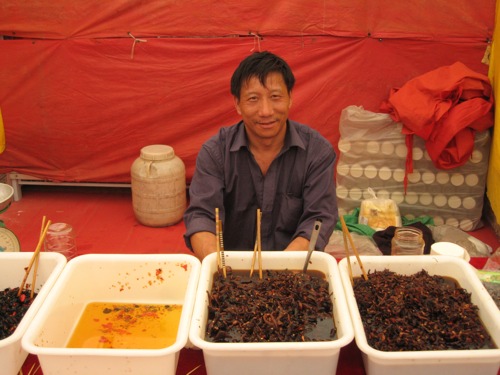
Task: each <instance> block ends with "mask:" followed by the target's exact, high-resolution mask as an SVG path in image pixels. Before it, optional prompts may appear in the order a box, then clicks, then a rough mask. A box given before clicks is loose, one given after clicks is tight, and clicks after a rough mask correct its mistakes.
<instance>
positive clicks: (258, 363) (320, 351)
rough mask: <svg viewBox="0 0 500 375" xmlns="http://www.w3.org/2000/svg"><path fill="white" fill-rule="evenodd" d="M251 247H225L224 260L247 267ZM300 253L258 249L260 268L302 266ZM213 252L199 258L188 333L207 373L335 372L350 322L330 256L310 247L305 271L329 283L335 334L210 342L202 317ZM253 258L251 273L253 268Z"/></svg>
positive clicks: (290, 374) (349, 337) (349, 334)
mask: <svg viewBox="0 0 500 375" xmlns="http://www.w3.org/2000/svg"><path fill="white" fill-rule="evenodd" d="M252 255H253V252H251V251H226V252H225V257H226V260H225V262H226V265H227V266H230V267H232V269H234V270H250V268H251V260H252ZM305 258H306V253H305V252H302V251H300V252H283V251H265V252H262V262H263V269H272V270H285V269H290V270H302V268H303V266H304V261H305ZM216 260H217V257H216V254H211V255H210V256H208V257H206V258H205V259H204V260H203V262H202V267H201V273H200V282H199V285H198V292H197V296H196V302H195V308H194V311H193V319H192V323H191V329H190V331H189V338H190V341H191V343H192V344H193V345H195V346H196V347H198V348H200V349H202V350H203V357H204V359H205V367H206V370H207V374H208V375H234V374H237V375H255V374H271V373H272V374H273V375H294V374H296V375H304V374H314V375H332V374H335V372H336V369H337V363H338V359H339V354H340V349H341V348H342V347H344V346H346V345H347V344H349V343H350V342H351V341H352V339H353V337H354V333H353V329H352V324H351V321H350V318H349V311H348V308H347V304H346V301H345V297H344V291H343V289H342V283H341V280H340V275H339V271H338V266H337V262H336V260H335V258H333V257H332V256H330V255H328V254H325V253H322V252H314V253H313V254H312V257H311V263H310V264H309V267H308V270H317V271H321V272H323V273H324V274H325V275H326V277H327V279H328V281H329V284H330V292H331V293H332V301H333V306H334V308H333V314H334V320H335V325H336V328H337V339H336V340H332V341H322V342H300V343H295V342H285V343H278V342H268V343H214V342H210V341H206V340H205V329H206V324H207V319H208V297H207V291H208V290H211V288H212V282H213V275H214V273H215V271H216V270H217V262H216ZM257 263H258V262H256V266H255V268H256V272H258V270H257V267H258V266H257Z"/></svg>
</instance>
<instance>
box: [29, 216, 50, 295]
mask: <svg viewBox="0 0 500 375" xmlns="http://www.w3.org/2000/svg"><path fill="white" fill-rule="evenodd" d="M45 220H47V217H46V216H44V217H43V219H42V227H41V228H40V237H41V236H42V234H43V229H44V228H45ZM39 262H40V255H38V256H37V257H36V259H35V269H34V270H33V279H32V281H31V294H30V296H31V299H33V297H34V295H35V284H36V274H37V273H38V263H39Z"/></svg>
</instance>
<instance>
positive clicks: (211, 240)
mask: <svg viewBox="0 0 500 375" xmlns="http://www.w3.org/2000/svg"><path fill="white" fill-rule="evenodd" d="M191 246H192V248H193V252H194V255H196V256H197V257H198V259H199V260H203V258H205V257H206V256H207V255H209V254H211V253H213V252H215V251H217V243H216V238H215V234H213V233H211V232H197V233H195V234H193V235H192V236H191Z"/></svg>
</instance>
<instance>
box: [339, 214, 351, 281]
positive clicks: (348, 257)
mask: <svg viewBox="0 0 500 375" xmlns="http://www.w3.org/2000/svg"><path fill="white" fill-rule="evenodd" d="M340 220H341V221H342V222H343V221H344V218H341V219H340ZM342 235H343V237H344V250H345V255H346V259H347V269H348V270H349V279H351V285H354V278H353V277H352V267H351V255H350V254H349V245H348V244H347V236H346V234H345V231H344V226H343V225H342Z"/></svg>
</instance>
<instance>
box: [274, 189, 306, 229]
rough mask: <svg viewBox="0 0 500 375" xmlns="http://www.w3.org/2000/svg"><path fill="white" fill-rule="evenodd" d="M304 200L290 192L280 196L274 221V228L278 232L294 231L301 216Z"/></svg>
mask: <svg viewBox="0 0 500 375" xmlns="http://www.w3.org/2000/svg"><path fill="white" fill-rule="evenodd" d="M303 206H304V200H303V199H302V198H300V197H296V196H293V195H290V194H282V195H281V197H280V206H279V207H280V210H279V214H278V220H277V222H276V230H278V231H280V232H285V233H290V234H293V233H295V230H296V229H297V226H298V224H299V221H300V217H301V216H302V211H303Z"/></svg>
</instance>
